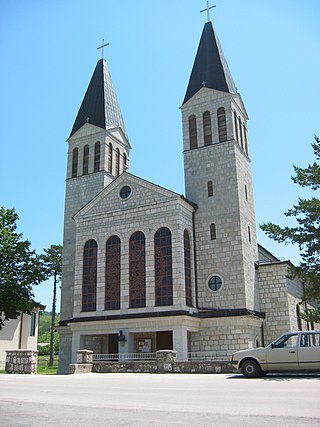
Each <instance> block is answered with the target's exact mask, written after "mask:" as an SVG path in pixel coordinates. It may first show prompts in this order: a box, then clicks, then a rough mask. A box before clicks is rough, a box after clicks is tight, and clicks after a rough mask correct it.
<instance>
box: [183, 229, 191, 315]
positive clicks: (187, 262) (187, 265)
mask: <svg viewBox="0 0 320 427" xmlns="http://www.w3.org/2000/svg"><path fill="white" fill-rule="evenodd" d="M183 244H184V284H185V293H186V305H188V306H189V307H191V306H192V288H191V251H190V236H189V233H188V231H187V230H184V233H183Z"/></svg>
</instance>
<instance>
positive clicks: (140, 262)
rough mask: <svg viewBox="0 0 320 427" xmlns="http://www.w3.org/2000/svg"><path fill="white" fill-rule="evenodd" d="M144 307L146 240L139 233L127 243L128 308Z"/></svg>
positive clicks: (134, 234)
mask: <svg viewBox="0 0 320 427" xmlns="http://www.w3.org/2000/svg"><path fill="white" fill-rule="evenodd" d="M145 306H146V240H145V236H144V234H143V233H142V232H141V231H136V232H135V233H133V234H132V236H131V237H130V241H129V307H130V308H135V307H145Z"/></svg>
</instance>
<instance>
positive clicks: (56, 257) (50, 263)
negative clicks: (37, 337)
mask: <svg viewBox="0 0 320 427" xmlns="http://www.w3.org/2000/svg"><path fill="white" fill-rule="evenodd" d="M41 260H42V262H43V266H44V269H45V271H46V273H47V277H48V278H49V277H52V276H53V295H52V312H51V329H50V357H49V366H53V363H54V330H55V321H56V304H57V284H58V282H59V281H60V280H61V272H62V246H61V245H51V246H50V248H48V249H44V253H43V254H42V255H41Z"/></svg>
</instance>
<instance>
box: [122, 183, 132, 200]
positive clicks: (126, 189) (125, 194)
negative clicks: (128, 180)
mask: <svg viewBox="0 0 320 427" xmlns="http://www.w3.org/2000/svg"><path fill="white" fill-rule="evenodd" d="M130 194H131V188H130V187H129V185H125V186H124V187H122V188H121V190H120V197H121V199H122V200H125V199H128V197H130Z"/></svg>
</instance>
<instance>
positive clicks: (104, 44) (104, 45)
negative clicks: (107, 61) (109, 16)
mask: <svg viewBox="0 0 320 427" xmlns="http://www.w3.org/2000/svg"><path fill="white" fill-rule="evenodd" d="M108 45H109V43H105V42H104V39H102V44H101V46H99V47H97V50H99V49H101V59H103V48H104V47H106V46H108Z"/></svg>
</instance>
